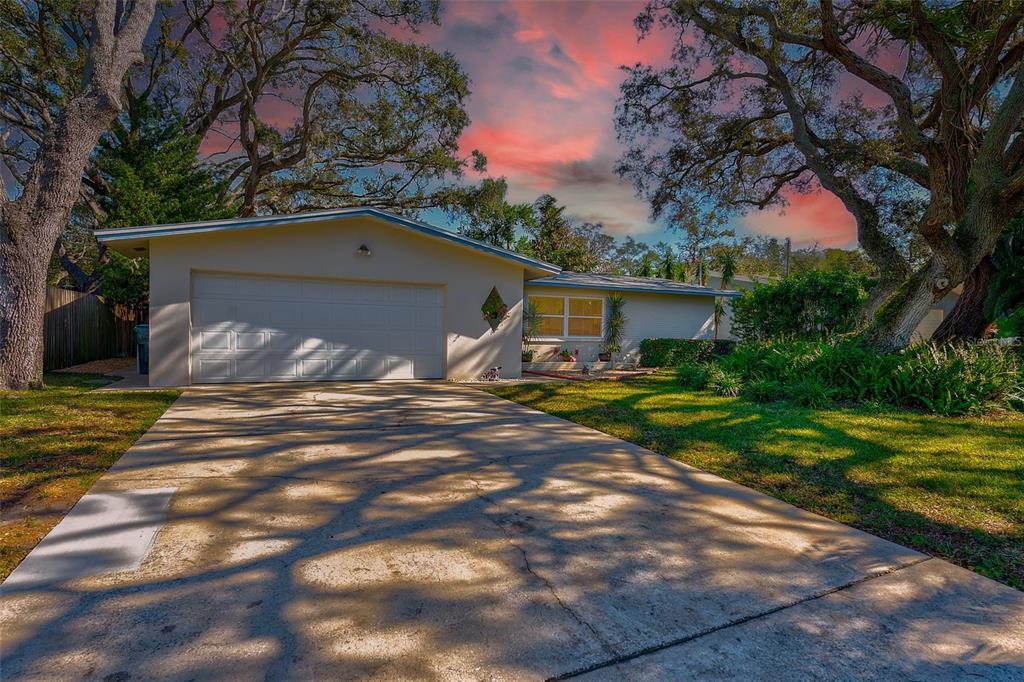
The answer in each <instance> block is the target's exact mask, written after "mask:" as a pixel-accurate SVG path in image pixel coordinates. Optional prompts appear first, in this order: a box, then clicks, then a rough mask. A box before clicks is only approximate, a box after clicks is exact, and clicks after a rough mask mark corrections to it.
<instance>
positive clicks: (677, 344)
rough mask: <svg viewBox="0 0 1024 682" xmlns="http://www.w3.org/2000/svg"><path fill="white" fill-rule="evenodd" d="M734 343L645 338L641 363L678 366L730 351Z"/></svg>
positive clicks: (641, 352)
mask: <svg viewBox="0 0 1024 682" xmlns="http://www.w3.org/2000/svg"><path fill="white" fill-rule="evenodd" d="M734 345H735V343H734V342H733V341H707V340H691V339H644V340H643V341H641V342H640V364H641V365H642V366H643V367H678V366H679V365H682V364H685V363H693V362H704V361H706V360H708V359H709V358H710V357H711V356H712V355H724V354H726V353H729V352H730V351H731V350H732V348H733V346H734Z"/></svg>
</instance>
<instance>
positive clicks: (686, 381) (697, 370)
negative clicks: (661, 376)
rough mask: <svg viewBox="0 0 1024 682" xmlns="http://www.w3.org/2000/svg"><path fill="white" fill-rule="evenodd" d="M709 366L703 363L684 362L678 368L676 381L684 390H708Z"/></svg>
mask: <svg viewBox="0 0 1024 682" xmlns="http://www.w3.org/2000/svg"><path fill="white" fill-rule="evenodd" d="M708 368H709V365H708V364H706V363H703V362H684V363H683V364H681V365H679V367H677V368H676V380H677V381H678V382H679V383H680V384H681V385H682V386H683V388H690V389H694V390H701V389H704V388H707V385H708V379H709V378H710V377H709V372H708Z"/></svg>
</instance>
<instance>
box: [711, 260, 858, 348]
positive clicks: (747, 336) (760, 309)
mask: <svg viewBox="0 0 1024 682" xmlns="http://www.w3.org/2000/svg"><path fill="white" fill-rule="evenodd" d="M867 296H868V279H867V278H866V277H865V276H864V275H861V274H856V273H852V272H849V271H845V270H812V271H810V272H805V273H799V274H794V275H790V276H789V277H786V278H785V279H781V280H779V281H777V282H769V283H767V284H759V285H757V286H756V287H754V288H753V289H750V290H747V291H745V292H743V295H742V296H741V297H740V298H736V299H733V300H732V301H731V305H732V330H733V333H735V334H736V335H737V336H739V337H740V338H741V339H743V340H744V341H752V340H756V339H770V338H783V337H785V338H820V337H823V336H830V335H834V334H842V333H846V332H849V331H852V330H853V328H854V326H855V325H856V323H857V317H858V314H859V311H860V308H861V306H862V305H863V303H864V301H866V300H867Z"/></svg>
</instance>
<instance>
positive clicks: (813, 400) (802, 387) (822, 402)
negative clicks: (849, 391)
mask: <svg viewBox="0 0 1024 682" xmlns="http://www.w3.org/2000/svg"><path fill="white" fill-rule="evenodd" d="M788 393H789V397H790V398H792V399H793V402H795V403H796V404H797V405H801V406H803V407H810V408H813V409H816V410H817V409H822V408H825V407H828V406H830V405H831V404H832V403H833V402H834V400H833V397H834V396H835V393H836V391H835V390H834V389H833V388H831V387H830V386H828V385H827V384H825V383H824V382H822V381H820V380H818V379H814V378H811V379H804V380H803V381H798V382H796V383H795V384H793V385H792V386H791V387H790V388H789V390H788Z"/></svg>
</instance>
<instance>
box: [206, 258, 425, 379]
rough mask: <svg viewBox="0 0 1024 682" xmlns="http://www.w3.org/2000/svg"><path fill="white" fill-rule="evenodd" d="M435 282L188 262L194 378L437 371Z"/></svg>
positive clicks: (401, 375)
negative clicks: (234, 270) (247, 270)
mask: <svg viewBox="0 0 1024 682" xmlns="http://www.w3.org/2000/svg"><path fill="white" fill-rule="evenodd" d="M444 302H445V293H444V288H443V287H440V286H429V285H419V284H416V285H411V284H397V283H396V284H388V283H372V282H352V281H342V280H326V279H307V278H284V277H265V276H257V275H240V274H225V273H209V272H194V273H193V274H192V298H191V316H192V319H191V323H192V332H191V368H192V381H193V382H194V383H227V382H242V381H250V382H252V381H318V380H330V379H350V380H355V379H438V378H442V377H444V368H445V328H444Z"/></svg>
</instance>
